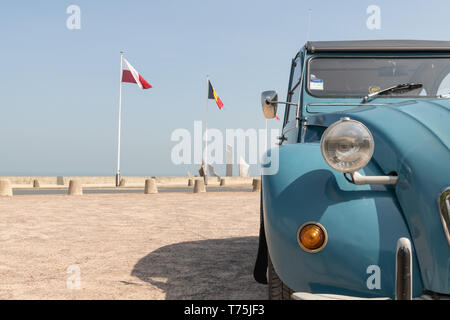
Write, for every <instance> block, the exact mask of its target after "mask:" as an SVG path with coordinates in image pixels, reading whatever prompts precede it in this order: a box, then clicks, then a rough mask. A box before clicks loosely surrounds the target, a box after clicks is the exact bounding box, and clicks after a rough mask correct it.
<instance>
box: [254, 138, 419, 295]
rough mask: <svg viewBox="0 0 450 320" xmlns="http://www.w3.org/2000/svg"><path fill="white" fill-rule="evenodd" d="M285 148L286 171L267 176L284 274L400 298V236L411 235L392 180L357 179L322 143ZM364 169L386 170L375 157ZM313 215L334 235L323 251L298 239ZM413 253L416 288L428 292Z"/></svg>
mask: <svg viewBox="0 0 450 320" xmlns="http://www.w3.org/2000/svg"><path fill="white" fill-rule="evenodd" d="M278 150H279V169H278V172H277V173H276V174H273V175H264V176H263V179H262V181H263V188H262V189H263V209H264V211H263V212H264V214H263V216H264V229H265V236H266V241H267V247H268V251H269V254H270V257H271V260H272V262H273V265H274V268H275V270H276V272H277V274H278V275H279V277H280V278H281V280H282V281H283V282H284V283H285V284H286V285H287V286H289V287H290V288H291V289H293V290H294V291H302V292H311V293H328V294H344V295H357V296H362V297H391V298H393V297H394V295H395V252H396V245H397V240H398V239H399V238H401V237H406V238H410V239H411V236H410V232H409V230H408V228H407V225H406V223H405V220H404V218H403V215H402V212H401V208H400V207H399V204H398V202H397V199H396V196H395V193H394V192H393V189H392V187H389V186H383V185H381V186H380V185H378V186H369V185H363V186H357V185H354V184H351V183H349V182H348V181H346V179H345V178H344V176H343V174H342V173H339V172H337V171H334V170H332V169H331V168H330V167H329V166H328V165H327V164H326V163H325V161H324V159H323V158H322V155H321V152H320V145H319V144H318V143H304V144H291V145H286V146H282V147H280V148H279V149H278ZM359 172H360V173H361V174H365V175H382V174H384V173H382V172H380V169H379V168H378V167H377V165H376V164H375V163H372V162H371V163H369V164H368V165H367V167H366V168H364V169H363V170H361V171H359ZM311 221H314V222H318V223H320V224H322V225H323V226H324V227H325V229H326V231H327V234H328V242H327V244H326V246H325V247H324V249H323V250H321V251H320V252H317V253H308V252H306V251H304V250H303V249H301V247H300V246H299V244H298V241H297V232H298V229H299V227H300V226H301V225H303V224H304V223H306V222H311ZM413 251H414V249H413ZM413 255H414V258H413V295H414V296H420V295H421V294H422V293H423V288H422V279H421V276H420V271H419V267H418V264H417V259H416V257H415V252H413Z"/></svg>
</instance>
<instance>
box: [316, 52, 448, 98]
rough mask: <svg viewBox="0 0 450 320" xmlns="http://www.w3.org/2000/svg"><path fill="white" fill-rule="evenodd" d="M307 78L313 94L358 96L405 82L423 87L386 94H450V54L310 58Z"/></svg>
mask: <svg viewBox="0 0 450 320" xmlns="http://www.w3.org/2000/svg"><path fill="white" fill-rule="evenodd" d="M307 77H308V81H307V89H308V92H309V93H310V94H311V95H313V96H316V97H342V98H361V97H364V96H366V95H367V94H369V93H375V92H377V91H380V90H383V89H386V88H389V87H393V86H396V85H399V84H405V83H420V84H422V85H423V86H422V87H421V88H417V89H415V90H410V91H406V92H390V93H389V94H387V95H386V97H392V96H395V97H436V96H440V95H445V94H449V93H450V57H448V58H447V57H443V58H441V57H397V58H392V57H360V56H359V57H313V58H311V59H310V61H309V64H308V74H307Z"/></svg>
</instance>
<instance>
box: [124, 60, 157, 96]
mask: <svg viewBox="0 0 450 320" xmlns="http://www.w3.org/2000/svg"><path fill="white" fill-rule="evenodd" d="M122 59H123V64H122V66H123V67H122V82H130V83H136V84H137V85H138V86H139V87H140V88H141V89H149V88H151V87H152V86H151V85H150V83H148V82H147V81H145V79H144V78H142V76H141V75H140V74H139V73H138V72H137V71H136V69H135V68H133V66H132V65H131V64H130V63H129V62H128V60H127V59H125V58H122Z"/></svg>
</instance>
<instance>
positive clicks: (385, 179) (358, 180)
mask: <svg viewBox="0 0 450 320" xmlns="http://www.w3.org/2000/svg"><path fill="white" fill-rule="evenodd" d="M350 175H351V176H352V178H353V182H354V183H355V184H356V185H364V184H397V182H398V177H397V176H363V175H362V174H360V173H358V172H357V171H356V172H353V173H350Z"/></svg>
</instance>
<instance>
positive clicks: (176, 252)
mask: <svg viewBox="0 0 450 320" xmlns="http://www.w3.org/2000/svg"><path fill="white" fill-rule="evenodd" d="M257 249H258V238H257V237H243V238H228V239H211V240H202V241H190V242H182V243H176V244H172V245H168V246H165V247H161V248H159V249H158V250H155V251H153V252H151V253H149V254H148V255H146V256H145V257H143V258H142V259H140V260H139V261H138V263H137V264H136V265H135V266H134V268H133V271H132V272H131V275H132V276H135V277H137V278H139V279H141V280H142V281H145V282H148V283H150V284H152V285H154V286H156V287H158V288H160V289H161V290H163V291H164V292H165V293H166V299H168V300H172V299H266V297H267V288H266V286H265V285H261V284H258V283H257V282H256V281H255V280H254V279H253V267H254V262H255V258H256V253H257Z"/></svg>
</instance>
